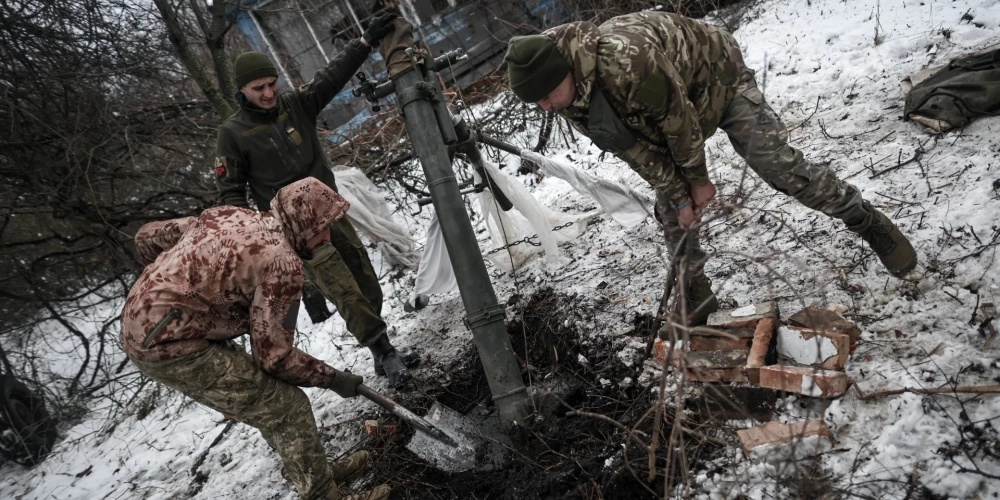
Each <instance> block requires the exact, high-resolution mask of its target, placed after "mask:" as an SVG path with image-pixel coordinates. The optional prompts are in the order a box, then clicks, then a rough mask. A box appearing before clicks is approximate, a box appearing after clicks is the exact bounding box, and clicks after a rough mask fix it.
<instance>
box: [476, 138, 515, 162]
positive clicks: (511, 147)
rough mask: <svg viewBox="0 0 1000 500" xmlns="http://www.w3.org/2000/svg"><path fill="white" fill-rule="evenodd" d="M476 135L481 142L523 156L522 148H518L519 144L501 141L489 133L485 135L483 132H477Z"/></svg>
mask: <svg viewBox="0 0 1000 500" xmlns="http://www.w3.org/2000/svg"><path fill="white" fill-rule="evenodd" d="M475 136H476V141H477V142H481V143H483V144H486V145H488V146H493V147H495V148H497V149H500V150H503V151H506V152H508V153H510V154H512V155H515V156H518V157H520V156H521V149H520V148H518V147H517V146H515V145H513V144H507V143H506V142H503V141H501V140H499V139H494V138H492V137H490V136H488V135H483V133H482V132H476V133H475Z"/></svg>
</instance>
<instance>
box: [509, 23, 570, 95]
mask: <svg viewBox="0 0 1000 500" xmlns="http://www.w3.org/2000/svg"><path fill="white" fill-rule="evenodd" d="M504 61H506V62H507V75H508V76H509V77H510V89H511V90H513V91H514V94H516V95H517V97H519V98H520V99H521V100H522V101H524V102H538V101H540V100H542V98H543V97H545V96H547V95H549V92H552V91H553V90H555V88H556V87H558V86H559V84H560V83H562V81H563V79H565V78H566V75H567V74H569V72H570V69H571V68H570V65H569V63H568V62H567V61H566V59H565V58H563V56H562V55H561V54H560V53H559V51H558V50H556V44H555V42H553V41H552V39H551V38H549V37H546V36H541V35H528V36H515V37H513V38H511V39H510V44H509V45H508V47H507V55H506V56H504Z"/></svg>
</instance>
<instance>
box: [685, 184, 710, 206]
mask: <svg viewBox="0 0 1000 500" xmlns="http://www.w3.org/2000/svg"><path fill="white" fill-rule="evenodd" d="M713 199H715V184H712V181H708V183H706V184H704V185H702V186H698V185H695V184H692V185H691V201H692V202H694V208H696V209H698V210H700V209H703V208H705V206H707V205H708V204H709V202H711V201H712V200H713Z"/></svg>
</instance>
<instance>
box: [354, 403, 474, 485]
mask: <svg viewBox="0 0 1000 500" xmlns="http://www.w3.org/2000/svg"><path fill="white" fill-rule="evenodd" d="M358 394H360V395H362V396H364V397H365V398H367V399H369V400H371V401H372V402H374V403H375V404H377V405H379V406H381V407H382V408H385V409H386V410H388V411H389V412H391V413H392V414H393V415H396V416H397V417H399V418H400V419H402V420H403V421H404V422H406V423H407V424H409V425H410V426H411V427H413V428H414V429H416V430H417V433H416V434H415V435H414V436H413V439H412V440H411V441H410V443H409V444H408V445H407V446H406V447H407V448H408V449H409V450H410V451H412V452H413V453H414V454H416V455H417V456H419V457H420V458H423V459H424V460H426V461H428V462H430V463H431V464H432V465H434V466H435V467H437V468H439V469H441V470H445V471H449V472H461V471H466V470H469V469H471V468H473V467H474V466H475V465H476V454H477V451H479V449H480V448H482V446H481V445H482V443H481V440H479V439H477V438H475V437H473V436H478V435H479V429H478V426H477V424H476V423H474V422H472V421H471V420H469V419H468V418H466V417H465V416H463V415H462V414H461V413H459V412H457V411H455V410H452V409H451V408H448V407H446V406H443V405H442V404H441V403H438V402H437V401H435V402H434V404H433V405H432V406H431V409H430V411H429V412H427V418H426V419H425V418H421V417H419V416H417V415H416V414H415V413H413V412H412V411H410V410H408V409H406V408H404V407H403V406H400V405H399V404H396V402H395V401H393V400H391V399H389V398H387V397H385V396H383V395H381V394H379V393H377V392H375V390H373V389H372V388H371V387H368V386H367V385H364V384H361V385H359V386H358ZM430 420H433V421H434V422H435V423H436V424H437V425H435V424H433V423H431V422H430ZM446 430H447V431H446Z"/></svg>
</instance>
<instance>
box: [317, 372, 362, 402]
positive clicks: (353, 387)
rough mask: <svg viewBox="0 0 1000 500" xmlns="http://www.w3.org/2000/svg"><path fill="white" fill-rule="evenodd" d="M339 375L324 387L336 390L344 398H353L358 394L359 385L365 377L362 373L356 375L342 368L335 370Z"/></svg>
mask: <svg viewBox="0 0 1000 500" xmlns="http://www.w3.org/2000/svg"><path fill="white" fill-rule="evenodd" d="M335 371H336V372H337V376H336V377H334V379H333V381H332V382H330V383H329V384H327V385H326V387H324V389H330V390H332V391H333V392H336V393H337V395H339V396H340V397H342V398H353V397H355V396H357V395H358V386H359V385H361V383H362V382H364V381H365V379H363V378H361V376H360V375H355V374H353V373H351V372H342V371H340V370H335Z"/></svg>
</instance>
